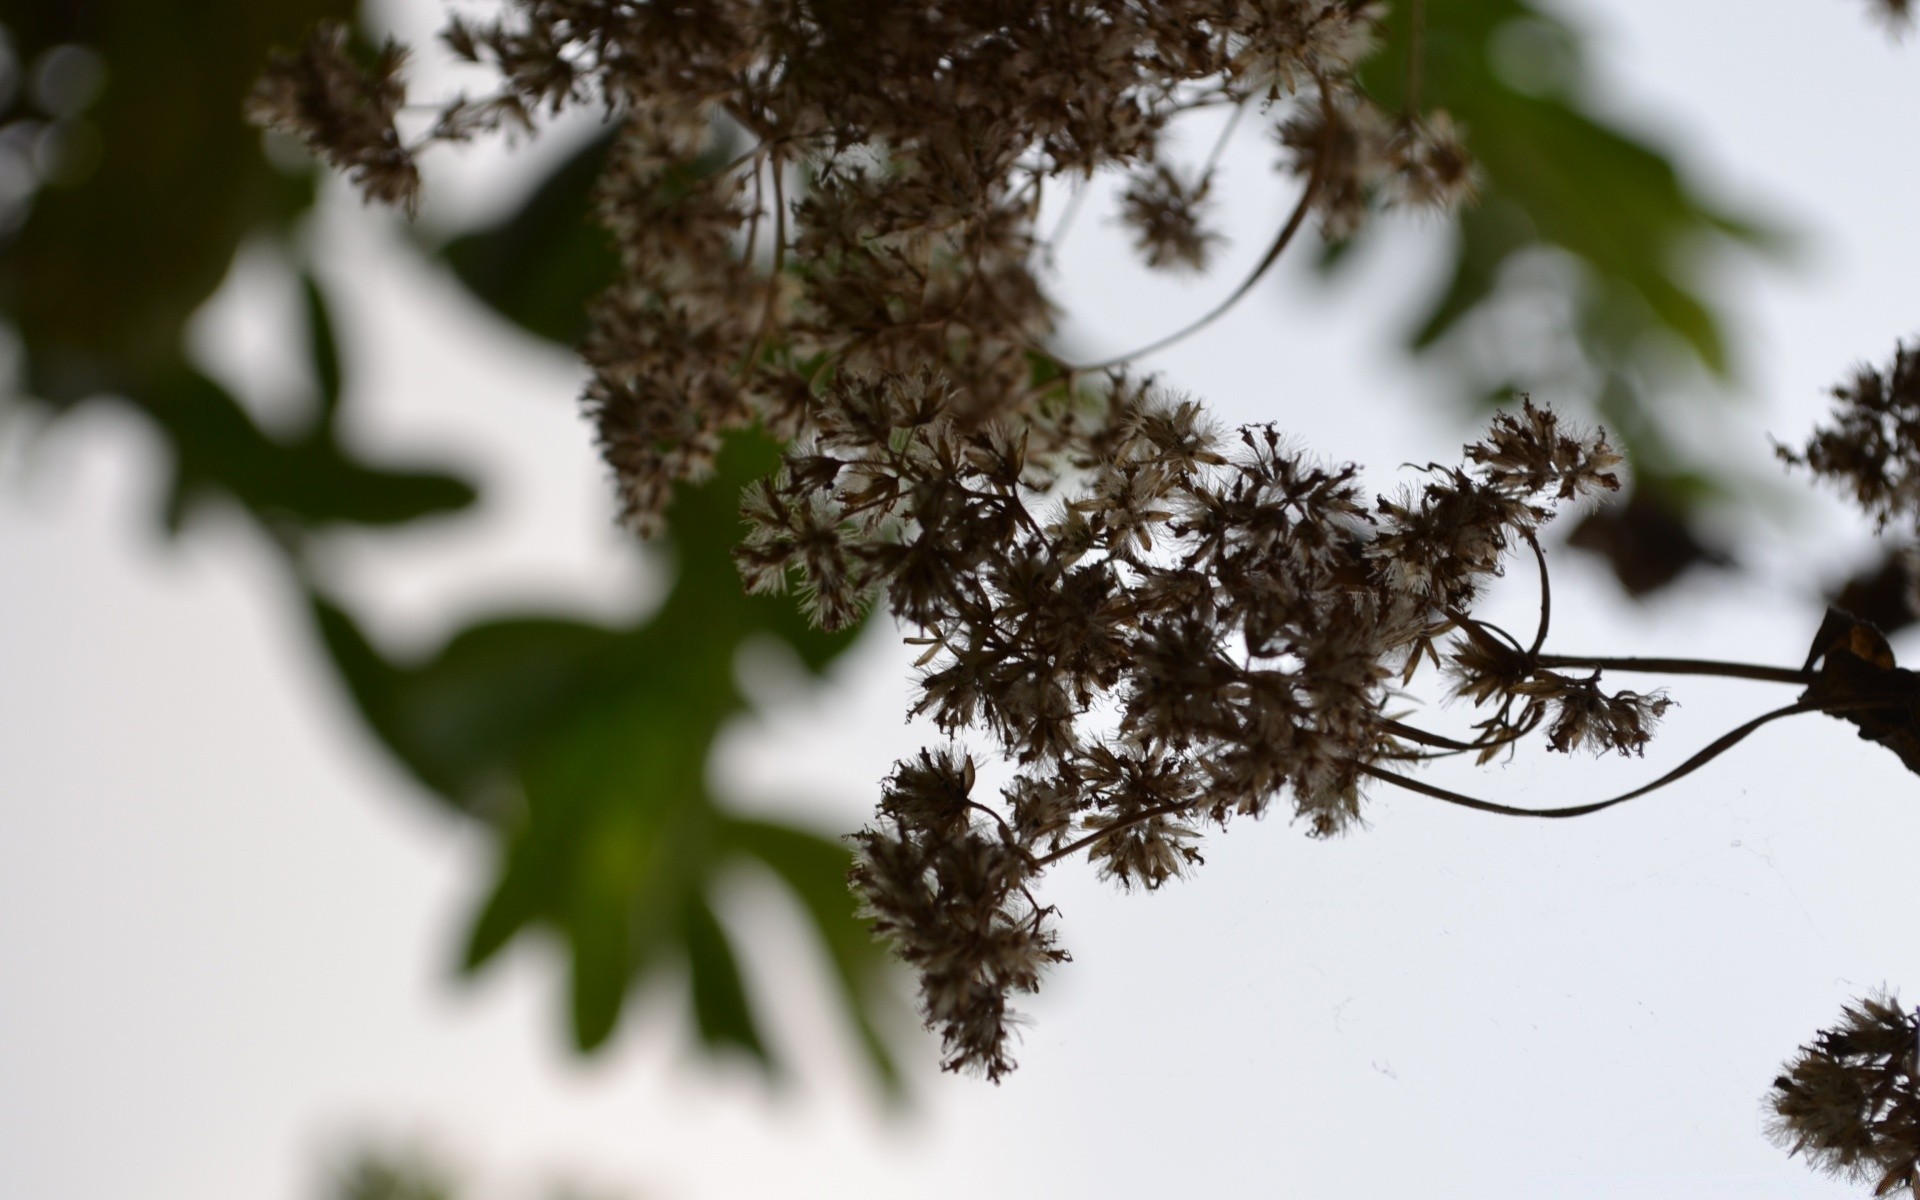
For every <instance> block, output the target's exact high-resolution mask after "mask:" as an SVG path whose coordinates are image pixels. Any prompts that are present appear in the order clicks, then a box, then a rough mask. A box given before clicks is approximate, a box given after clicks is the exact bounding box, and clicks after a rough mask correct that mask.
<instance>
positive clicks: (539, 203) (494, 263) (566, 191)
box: [439, 133, 619, 346]
mask: <svg viewBox="0 0 1920 1200" xmlns="http://www.w3.org/2000/svg"><path fill="white" fill-rule="evenodd" d="M612 143H613V137H612V134H611V133H608V134H602V135H600V136H598V137H595V138H594V139H593V140H592V141H590V142H588V143H587V144H586V145H584V146H582V147H581V148H580V149H579V150H578V151H576V152H575V153H574V154H573V155H572V156H571V157H569V158H568V159H566V160H565V161H563V162H562V163H561V164H560V165H559V166H558V167H556V168H555V169H554V170H553V172H552V173H551V174H549V175H548V176H547V177H546V179H544V180H542V181H541V182H540V184H539V185H538V186H536V187H535V188H534V190H533V191H532V192H531V193H530V194H529V195H528V197H527V199H526V200H525V202H523V203H522V204H521V205H520V207H519V208H518V209H517V210H516V211H514V213H513V214H512V215H510V216H508V217H507V218H506V219H505V220H503V221H501V222H500V223H499V224H497V225H494V226H493V227H491V228H488V229H482V230H479V231H477V232H474V233H469V234H465V235H462V236H460V237H457V238H454V239H453V240H452V241H450V242H448V243H446V245H444V246H442V247H441V248H440V250H439V254H440V256H441V257H442V258H443V259H444V260H445V261H446V263H447V265H448V266H449V267H451V268H453V273H454V274H455V275H456V276H457V277H458V278H459V280H460V282H461V283H462V284H464V285H465V286H466V289H467V291H469V292H470V293H472V294H473V296H474V298H475V299H478V300H480V301H482V302H483V303H485V304H486V305H487V306H488V307H490V308H492V309H493V310H494V311H495V312H496V313H498V314H500V315H501V316H503V317H505V318H506V319H507V320H509V321H512V322H513V323H514V324H516V325H519V326H520V327H521V328H522V329H525V330H526V331H527V332H529V333H532V334H534V335H535V336H537V337H542V338H546V339H547V340H548V341H553V342H559V343H561V344H562V345H567V346H573V345H577V344H579V342H580V340H581V338H582V337H583V336H584V335H585V334H586V330H587V302H588V301H589V300H591V299H592V298H593V297H594V295H595V294H596V293H598V292H599V291H600V290H601V289H603V288H605V287H606V286H607V285H608V284H610V283H612V282H613V280H614V275H615V273H616V271H617V269H618V266H619V260H618V259H617V258H616V257H615V256H614V252H613V247H612V246H611V245H610V244H609V242H608V240H607V235H606V233H605V232H604V231H603V230H601V229H600V227H599V226H598V225H596V224H594V223H593V221H592V220H591V213H592V205H591V199H592V195H593V188H594V183H595V181H596V180H597V179H598V178H599V177H600V169H601V167H602V166H603V165H604V164H605V163H606V159H607V150H608V148H609V147H610V146H611V145H612Z"/></svg>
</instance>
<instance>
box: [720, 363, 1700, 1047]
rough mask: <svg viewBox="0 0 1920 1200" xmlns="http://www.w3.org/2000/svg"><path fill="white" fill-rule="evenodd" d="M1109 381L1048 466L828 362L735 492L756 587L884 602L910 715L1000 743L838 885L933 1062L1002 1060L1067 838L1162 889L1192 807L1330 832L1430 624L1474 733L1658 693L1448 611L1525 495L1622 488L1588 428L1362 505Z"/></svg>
mask: <svg viewBox="0 0 1920 1200" xmlns="http://www.w3.org/2000/svg"><path fill="white" fill-rule="evenodd" d="M1108 404H1109V408H1108V411H1107V412H1106V414H1105V416H1104V420H1102V421H1100V422H1098V423H1097V424H1095V425H1094V427H1093V429H1092V430H1091V431H1090V432H1088V433H1087V434H1086V435H1085V436H1084V437H1083V438H1082V439H1081V443H1080V444H1081V445H1082V446H1083V447H1084V448H1085V450H1086V452H1087V454H1088V457H1087V459H1086V460H1085V461H1084V462H1083V463H1081V464H1080V466H1079V468H1078V469H1077V471H1075V473H1074V475H1073V478H1072V480H1071V482H1070V483H1069V482H1064V481H1062V480H1060V479H1058V478H1056V477H1053V476H1051V475H1049V474H1047V473H1045V472H1044V471H1043V470H1041V469H1040V468H1039V467H1038V466H1036V464H1034V463H1033V462H1032V461H1031V459H1030V454H1029V450H1028V445H1027V441H1028V439H1027V429H1026V427H1021V428H1018V429H1016V428H1014V427H1012V426H1010V425H1007V424H1005V423H994V424H990V425H987V426H985V427H984V428H978V429H974V428H970V427H969V425H968V423H967V422H966V421H965V420H964V418H963V417H962V416H961V415H960V414H959V413H957V412H956V411H955V409H956V403H955V396H954V394H953V392H952V391H951V389H950V388H948V387H947V386H946V385H945V384H944V383H943V382H942V381H941V380H940V379H939V378H938V377H936V376H934V375H933V374H932V373H931V372H921V373H919V374H916V375H913V376H905V377H899V376H895V377H887V378H884V379H880V380H874V379H870V378H866V377H840V378H836V380H835V381H834V382H833V383H832V384H831V385H830V386H828V387H827V388H826V389H825V390H824V392H823V393H822V395H821V396H820V397H819V408H818V412H819V416H818V418H817V420H816V428H815V430H814V431H813V432H811V433H810V434H808V435H807V436H806V437H803V438H802V439H800V440H799V441H797V442H796V443H795V444H794V445H793V447H792V448H791V449H790V451H789V453H788V455H787V458H786V466H785V469H784V470H783V471H782V472H781V473H780V474H779V475H778V476H777V477H776V478H774V479H772V480H768V481H765V482H763V483H761V484H760V485H758V486H756V487H754V488H753V489H751V490H750V492H749V494H748V498H747V502H746V506H745V512H746V515H747V518H748V520H749V522H750V529H751V531H750V533H749V534H748V538H747V541H746V543H745V544H744V545H743V546H742V547H741V549H740V551H739V559H740V561H741V564H742V569H743V571H744V573H745V576H746V579H747V581H748V584H749V586H751V587H753V588H756V589H759V590H774V589H778V588H781V587H783V586H785V585H786V583H787V582H788V580H789V578H792V579H795V580H797V581H798V582H799V584H800V585H801V588H802V590H803V592H804V594H805V596H806V602H807V604H808V606H809V608H810V610H811V611H812V612H813V613H814V615H815V616H816V617H817V618H818V619H820V620H822V621H824V622H827V623H829V624H833V623H839V622H844V621H847V620H851V619H853V617H854V616H856V615H857V614H858V613H859V612H860V611H861V610H862V608H863V607H864V605H865V604H866V603H867V602H868V601H869V599H870V598H872V597H876V596H882V595H884V596H885V597H886V602H887V603H888V605H889V606H890V607H891V609H892V611H893V613H894V614H895V615H896V616H897V617H898V618H899V619H900V620H901V621H902V622H904V623H906V624H908V625H911V626H913V627H915V628H917V629H918V630H919V631H920V632H921V634H922V640H923V641H924V642H925V643H926V645H927V646H928V652H927V657H926V659H925V660H924V662H925V664H926V666H927V673H926V675H925V677H924V678H923V680H922V698H921V701H920V706H919V707H920V711H922V712H925V713H928V714H930V715H931V716H932V718H933V719H934V721H935V722H936V723H937V724H938V725H939V726H940V727H941V728H942V729H944V730H946V731H947V732H949V733H950V734H954V735H959V734H962V733H965V732H969V731H980V732H985V733H987V734H989V735H991V736H992V737H993V738H994V740H995V742H996V743H997V748H998V749H999V750H1000V751H1001V752H1002V753H1003V754H1004V755H1005V756H1006V757H1007V758H1009V759H1011V760H1013V761H1014V762H1016V763H1017V764H1018V765H1019V767H1020V773H1019V775H1018V776H1017V777H1016V778H1015V780H1014V781H1013V782H1012V783H1011V784H1009V785H1008V786H1007V787H1006V788H1004V789H1002V792H1001V795H1000V796H999V797H998V802H997V805H988V804H984V803H981V802H980V801H979V800H977V799H975V798H974V797H973V795H972V787H973V780H974V771H973V764H972V762H971V760H969V759H965V758H963V757H962V756H961V755H960V754H959V753H958V752H957V751H948V752H943V753H941V754H936V755H924V756H923V757H922V758H921V759H920V760H919V761H918V762H916V763H914V764H910V765H908V766H903V767H902V768H901V769H900V770H899V771H898V772H897V773H896V774H895V775H894V777H893V778H892V779H891V780H890V781H889V784H888V787H887V791H886V796H885V799H883V801H882V803H881V808H880V815H881V821H880V823H879V824H878V825H877V826H876V827H874V828H871V829H869V830H867V831H866V832H864V833H862V834H861V835H860V838H859V842H860V845H861V848H862V851H863V859H862V865H861V867H860V868H859V869H858V871H857V873H856V883H857V886H858V888H859V890H860V892H861V893H862V895H863V896H864V898H865V900H866V902H867V904H868V906H869V909H870V910H871V913H872V915H873V916H874V917H875V918H876V919H877V920H878V921H879V924H880V928H881V929H882V930H883V931H884V932H886V933H888V934H889V935H891V936H892V937H893V938H894V939H895V940H896V941H897V942H898V944H899V945H900V947H901V948H902V952H903V954H904V955H905V956H906V957H907V958H908V959H909V961H912V962H914V963H915V964H916V965H919V966H920V967H921V968H922V972H923V980H924V982H925V987H926V992H925V997H926V1003H927V1010H928V1013H929V1016H930V1018H931V1019H932V1020H934V1021H935V1022H936V1023H937V1024H939V1025H940V1026H941V1028H942V1030H943V1032H944V1033H945V1036H946V1039H947V1045H948V1050H949V1054H950V1063H951V1064H952V1065H963V1066H970V1067H977V1068H979V1069H982V1070H984V1071H985V1072H986V1073H987V1074H989V1075H990V1076H997V1075H999V1074H1000V1073H1001V1072H1003V1071H1004V1070H1006V1069H1007V1068H1008V1066H1009V1065H1010V1063H1009V1061H1008V1058H1007V1052H1006V1038H1007V1032H1008V1025H1007V1021H1006V1011H1007V1010H1006V1003H1007V992H1008V989H1009V988H1014V989H1019V990H1031V988H1032V987H1033V986H1034V984H1035V983H1037V981H1038V978H1039V975H1040V968H1041V967H1042V966H1043V965H1045V964H1046V963H1048V962H1051V961H1055V960H1057V959H1058V958H1059V957H1061V953H1060V951H1059V950H1058V948H1057V947H1056V945H1055V943H1054V940H1053V938H1052V935H1051V934H1050V933H1049V932H1048V931H1047V930H1046V918H1047V917H1048V916H1049V914H1050V910H1048V909H1047V908H1045V907H1044V906H1042V905H1040V904H1039V903H1038V902H1037V901H1035V900H1034V899H1033V896H1032V894H1031V891H1030V888H1031V885H1032V884H1033V882H1034V880H1035V877H1036V876H1037V875H1038V874H1039V873H1040V871H1041V870H1042V869H1044V867H1045V866H1046V865H1047V864H1049V863H1052V862H1054V861H1057V860H1058V859H1060V858H1063V857H1065V856H1067V855H1069V854H1073V853H1076V852H1081V851H1084V852H1085V853H1086V854H1087V856H1088V857H1089V858H1090V859H1092V860H1093V861H1095V862H1097V863H1098V864H1100V867H1101V869H1102V870H1103V872H1104V873H1105V874H1107V875H1109V876H1110V877H1113V878H1116V879H1118V880H1120V881H1121V882H1122V883H1124V884H1133V883H1136V882H1137V883H1140V884H1142V885H1144V886H1146V887H1148V888H1153V887H1157V886H1159V885H1160V884H1161V883H1163V882H1165V881H1166V880H1167V879H1169V878H1172V877H1174V876H1176V875H1179V874H1182V873H1183V872H1184V871H1185V870H1186V869H1187V868H1188V867H1189V866H1191V865H1193V864H1195V863H1197V862H1198V861H1199V853H1198V850H1197V848H1196V845H1195V842H1196V839H1197V838H1198V835H1199V826H1201V825H1203V824H1212V825H1224V824H1225V823H1226V822H1227V821H1228V820H1229V819H1230V818H1231V817H1232V816H1234V815H1245V816H1259V815H1260V814H1262V813H1264V812H1265V811H1266V810H1267V809H1268V808H1269V806H1270V805H1271V804H1272V803H1273V802H1274V801H1275V800H1276V799H1277V798H1279V797H1282V796H1285V797H1287V798H1288V800H1289V801H1290V804H1291V807H1292V809H1293V811H1294V812H1295V814H1296V815H1297V816H1299V817H1300V818H1301V819H1303V820H1304V821H1306V822H1307V823H1308V825H1309V827H1310V828H1311V829H1312V831H1313V832H1314V833H1316V834H1319V835H1323V836H1324V835H1331V834H1334V833H1337V832H1340V831H1341V830H1343V829H1345V828H1347V827H1349V826H1350V825H1352V824H1353V822H1354V821H1356V820H1357V819H1358V817H1359V815H1360V807H1361V789H1362V785H1363V784H1364V783H1365V782H1366V778H1367V776H1368V775H1369V774H1370V773H1372V772H1377V771H1378V770H1380V765H1381V764H1383V763H1391V762H1395V761H1398V760H1402V759H1407V758H1410V757H1420V756H1424V755H1425V754H1426V753H1427V751H1426V749H1425V748H1420V749H1415V745H1416V743H1410V742H1409V741H1408V740H1407V738H1408V737H1409V736H1411V737H1416V738H1417V737H1419V736H1420V735H1419V733H1418V731H1415V730H1411V729H1410V728H1409V727H1406V726H1401V725H1398V724H1397V723H1394V722H1391V721H1388V720H1387V719H1386V718H1385V717H1384V715H1383V709H1384V707H1385V706H1386V704H1387V702H1388V699H1389V697H1390V695H1391V693H1392V690H1393V688H1394V687H1395V685H1397V684H1398V683H1401V682H1403V681H1404V680H1406V679H1407V678H1408V677H1410V676H1411V675H1412V673H1413V671H1414V669H1415V668H1416V667H1417V666H1418V665H1419V664H1420V662H1421V660H1422V658H1423V656H1424V657H1425V658H1426V659H1428V660H1430V661H1434V662H1438V661H1439V660H1440V655H1441V651H1440V649H1439V648H1438V647H1439V645H1440V643H1441V640H1442V639H1444V638H1446V637H1447V635H1449V634H1450V633H1452V632H1454V631H1456V630H1459V631H1465V632H1464V635H1463V636H1462V637H1461V638H1460V639H1459V644H1458V645H1457V646H1456V647H1455V648H1454V650H1453V653H1452V659H1453V663H1454V666H1455V668H1456V669H1457V671H1458V672H1459V674H1460V677H1461V681H1462V683H1461V686H1462V690H1463V691H1466V692H1468V693H1469V694H1472V695H1474V696H1475V697H1476V698H1477V699H1484V700H1495V699H1498V700H1499V701H1500V702H1501V703H1502V705H1503V708H1502V711H1501V713H1500V714H1499V715H1498V716H1497V717H1496V718H1495V719H1494V720H1492V721H1490V722H1489V723H1488V727H1487V730H1486V737H1485V738H1484V739H1483V740H1482V741H1481V742H1479V743H1476V744H1475V745H1474V747H1473V748H1475V749H1487V748H1491V747H1497V746H1498V745H1502V744H1505V742H1507V741H1510V740H1512V738H1513V737H1515V736H1518V735H1519V734H1520V733H1523V732H1525V731H1526V730H1528V729H1531V728H1532V727H1533V726H1534V725H1536V724H1538V723H1539V722H1540V721H1541V720H1543V719H1547V717H1548V716H1549V714H1550V715H1551V721H1552V727H1551V733H1550V737H1551V741H1552V744H1553V746H1554V748H1556V749H1560V750H1571V749H1575V748H1578V747H1581V746H1583V745H1585V746H1592V747H1594V748H1596V749H1604V748H1613V749H1620V750H1623V751H1625V750H1630V749H1637V748H1638V747H1639V746H1640V745H1641V744H1643V743H1644V742H1645V740H1646V737H1647V731H1648V728H1649V726H1650V725H1651V723H1652V721H1653V720H1654V718H1656V717H1657V716H1658V715H1659V713H1660V712H1661V711H1663V709H1664V708H1665V701H1664V700H1662V699H1660V698H1658V697H1643V696H1639V695H1636V694H1635V693H1631V692H1622V693H1619V694H1616V695H1607V694H1605V693H1603V692H1601V691H1600V690H1599V688H1598V686H1597V683H1596V679H1595V678H1593V677H1588V678H1572V677H1568V676H1565V675H1561V674H1559V673H1557V672H1554V671H1551V670H1547V669H1545V668H1543V667H1542V666H1541V665H1540V664H1539V662H1538V660H1537V658H1535V657H1534V656H1533V655H1531V654H1530V653H1529V652H1527V651H1524V650H1521V649H1520V648H1518V647H1517V646H1513V647H1508V646H1505V645H1504V644H1503V643H1501V642H1499V641H1498V639H1497V635H1496V634H1494V633H1493V632H1491V631H1490V630H1491V627H1489V626H1487V625H1485V624H1484V623H1481V622H1478V621H1475V620H1473V619H1472V618H1471V617H1470V616H1468V615H1467V611H1466V610H1467V609H1468V608H1469V607H1470V606H1471V605H1472V604H1473V602H1474V601H1475V599H1476V598H1477V596H1478V594H1479V592H1480V590H1481V588H1482V586H1483V585H1484V583H1485V582H1486V581H1487V579H1488V578H1489V577H1490V576H1492V575H1494V574H1496V573H1498V572H1499V571H1500V569H1501V564H1502V559H1503V557H1504V555H1505V553H1506V552H1507V551H1508V550H1509V549H1510V548H1512V547H1514V546H1516V545H1518V544H1520V543H1524V542H1530V541H1532V540H1533V538H1534V535H1535V532H1536V531H1537V529H1538V528H1539V526H1540V524H1541V523H1542V522H1543V521H1545V520H1546V519H1547V517H1548V515H1549V510H1548V509H1547V508H1545V507H1543V506H1542V504H1541V503H1540V502H1541V501H1542V500H1547V499H1558V498H1568V499H1570V498H1574V497H1579V496H1583V495H1587V494H1591V493H1593V492H1595V491H1600V490H1606V489H1611V488H1614V487H1617V486H1618V480H1617V479H1616V477H1615V476H1614V474H1613V472H1612V468H1613V467H1614V466H1615V465H1617V463H1618V461H1619V460H1618V458H1617V457H1616V456H1615V455H1614V454H1613V452H1612V451H1611V450H1610V449H1609V448H1608V446H1607V444H1606V442H1605V441H1604V439H1602V438H1600V437H1597V436H1584V437H1583V436H1577V435H1574V434H1571V433H1569V432H1567V431H1566V430H1564V429H1563V428H1562V427H1561V424H1560V422H1559V421H1558V420H1557V419H1556V418H1555V417H1554V416H1553V414H1551V413H1549V412H1547V411H1545V410H1543V409H1538V408H1535V407H1533V406H1532V405H1531V404H1528V405H1526V406H1525V407H1524V409H1523V410H1522V412H1521V413H1518V414H1506V415H1501V416H1499V417H1497V418H1495V421H1494V424H1493V429H1492V432H1491V433H1490V434H1489V436H1488V437H1487V439H1486V440H1485V441H1483V442H1480V443H1476V444H1474V445H1472V446H1469V447H1468V448H1467V458H1468V460H1469V463H1468V465H1467V466H1466V467H1464V468H1454V469H1440V468H1430V469H1429V471H1428V474H1427V478H1426V479H1425V480H1424V481H1423V482H1422V483H1421V484H1420V485H1419V486H1418V487H1416V488H1413V489H1410V490H1408V491H1405V492H1403V493H1402V494H1400V495H1398V496H1397V497H1394V498H1378V499H1375V500H1373V501H1372V502H1369V501H1368V500H1367V499H1366V498H1365V497H1364V495H1363V494H1362V492H1361V489H1360V487H1359V486H1358V484H1357V482H1356V474H1357V473H1356V470H1355V468H1353V467H1344V468H1340V469H1329V468H1326V467H1320V466H1316V465H1314V464H1312V463H1311V462H1309V461H1308V460H1307V459H1306V458H1305V456H1304V455H1302V454H1300V453H1299V452H1298V451H1296V450H1294V449H1293V448H1291V447H1289V446H1288V445H1287V444H1286V443H1285V442H1284V441H1283V439H1282V438H1281V437H1280V436H1279V434H1278V433H1277V432H1275V431H1274V430H1273V429H1272V428H1270V427H1268V428H1250V429H1243V430H1241V431H1240V432H1239V434H1238V436H1237V437H1236V438H1233V439H1231V440H1230V441H1223V439H1221V438H1220V437H1218V436H1217V435H1216V434H1215V433H1214V432H1213V431H1211V430H1210V429H1209V428H1208V427H1207V425H1206V422H1205V419H1204V416H1203V414H1202V412H1201V410H1200V408H1199V406H1198V405H1196V404H1195V403H1193V402H1192V401H1189V400H1179V399H1175V398H1172V397H1168V396H1165V395H1163V394H1161V393H1160V392H1159V391H1157V390H1156V389H1154V388H1151V387H1136V386H1133V385H1131V384H1129V383H1127V382H1126V381H1124V380H1120V381H1117V382H1116V383H1115V384H1114V386H1113V388H1112V390H1111V392H1110V393H1109V397H1108ZM1062 436H1063V435H1062V434H1061V433H1060V431H1059V430H1058V429H1053V430H1050V431H1049V433H1048V436H1047V438H1046V440H1048V441H1058V440H1060V439H1061V438H1062ZM1483 644H1489V645H1491V646H1495V647H1499V648H1500V650H1501V651H1502V653H1500V654H1492V655H1490V654H1486V653H1483V652H1482V650H1481V649H1480V647H1481V646H1482V645H1483ZM1516 698H1517V699H1519V700H1520V701H1521V704H1522V706H1523V707H1522V711H1521V713H1520V714H1519V715H1518V716H1515V717H1511V718H1510V717H1509V715H1508V710H1509V709H1510V708H1511V706H1512V704H1513V702H1514V700H1515V699H1516Z"/></svg>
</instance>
